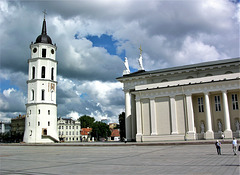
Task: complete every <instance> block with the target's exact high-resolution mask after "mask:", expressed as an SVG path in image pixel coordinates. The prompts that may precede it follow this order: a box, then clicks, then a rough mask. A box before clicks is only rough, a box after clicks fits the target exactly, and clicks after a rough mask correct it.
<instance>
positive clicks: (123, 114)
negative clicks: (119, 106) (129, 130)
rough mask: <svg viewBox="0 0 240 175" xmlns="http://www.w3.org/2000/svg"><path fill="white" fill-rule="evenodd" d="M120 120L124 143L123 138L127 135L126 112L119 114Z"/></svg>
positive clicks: (121, 135) (121, 137)
mask: <svg viewBox="0 0 240 175" xmlns="http://www.w3.org/2000/svg"><path fill="white" fill-rule="evenodd" d="M118 120H119V125H120V139H121V141H123V137H125V138H126V134H125V112H122V113H121V114H119V116H118Z"/></svg>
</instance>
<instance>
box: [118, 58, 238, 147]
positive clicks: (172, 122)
mask: <svg viewBox="0 0 240 175" xmlns="http://www.w3.org/2000/svg"><path fill="white" fill-rule="evenodd" d="M239 70H240V58H233V59H225V60H219V61H212V62H205V63H200V64H193V65H186V66H179V67H173V68H167V69H160V70H154V71H145V70H141V69H139V71H137V72H134V73H128V74H126V73H124V75H123V76H122V77H119V78H117V80H118V81H120V82H122V83H123V86H124V89H123V90H124V93H125V115H126V116H125V117H126V118H125V122H126V123H125V126H126V138H127V140H128V141H137V142H146V141H163V140H197V139H218V138H221V137H222V136H224V137H225V138H226V139H231V138H232V137H237V138H239V137H240V130H239V122H240V118H239V114H240V109H239V108H240V106H239V99H240V79H239V78H240V73H239ZM125 72H126V71H125Z"/></svg>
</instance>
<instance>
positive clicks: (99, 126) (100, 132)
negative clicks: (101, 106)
mask: <svg viewBox="0 0 240 175" xmlns="http://www.w3.org/2000/svg"><path fill="white" fill-rule="evenodd" d="M91 135H92V137H95V138H96V140H99V138H100V137H103V138H106V139H107V137H110V136H111V131H110V129H109V126H108V125H107V124H106V123H103V122H99V121H97V122H94V123H93V126H92V132H91Z"/></svg>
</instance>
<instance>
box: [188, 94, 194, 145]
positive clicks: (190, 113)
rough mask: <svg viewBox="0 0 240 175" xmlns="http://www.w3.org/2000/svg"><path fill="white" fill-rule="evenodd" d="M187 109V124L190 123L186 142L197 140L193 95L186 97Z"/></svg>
mask: <svg viewBox="0 0 240 175" xmlns="http://www.w3.org/2000/svg"><path fill="white" fill-rule="evenodd" d="M186 108H187V123H188V131H187V134H186V140H196V132H195V127H194V113H193V105H192V94H187V95H186Z"/></svg>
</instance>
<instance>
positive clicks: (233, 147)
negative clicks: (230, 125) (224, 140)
mask: <svg viewBox="0 0 240 175" xmlns="http://www.w3.org/2000/svg"><path fill="white" fill-rule="evenodd" d="M232 149H233V153H234V155H237V140H236V138H235V137H234V138H233V141H232Z"/></svg>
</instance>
